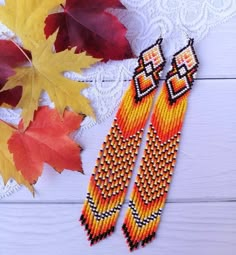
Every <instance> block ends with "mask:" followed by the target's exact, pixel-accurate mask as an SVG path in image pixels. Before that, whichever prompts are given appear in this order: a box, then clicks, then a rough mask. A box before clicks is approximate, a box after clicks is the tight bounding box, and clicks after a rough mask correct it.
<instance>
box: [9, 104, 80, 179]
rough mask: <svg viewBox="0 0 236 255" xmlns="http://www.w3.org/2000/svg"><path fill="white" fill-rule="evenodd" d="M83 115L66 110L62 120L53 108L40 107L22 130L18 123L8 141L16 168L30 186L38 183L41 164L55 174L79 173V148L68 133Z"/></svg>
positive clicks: (21, 124) (75, 126)
mask: <svg viewBox="0 0 236 255" xmlns="http://www.w3.org/2000/svg"><path fill="white" fill-rule="evenodd" d="M82 120H83V116H82V115H78V114H76V113H73V112H70V111H65V112H64V116H63V118H61V117H60V114H59V113H58V112H57V111H56V110H55V109H50V108H48V107H46V106H45V107H40V108H39V109H38V111H37V112H36V114H35V119H34V121H33V122H31V124H30V125H29V127H28V128H27V129H26V130H25V131H24V126H23V122H22V121H21V122H20V124H19V126H18V130H16V131H15V132H14V133H13V135H12V136H11V138H10V139H9V141H8V147H9V151H10V152H11V153H12V154H13V158H14V162H15V166H16V168H17V169H18V170H19V171H20V172H21V173H22V175H23V176H24V178H25V179H26V180H27V181H29V183H30V184H34V183H36V182H37V180H38V178H39V176H41V174H42V170H43V163H44V162H45V163H48V164H49V165H51V166H52V167H54V168H55V170H56V171H58V172H62V171H63V170H64V169H70V170H73V171H80V172H83V170H82V163H81V158H80V152H81V148H80V146H78V144H76V142H74V141H73V140H72V139H71V138H70V137H69V134H70V133H71V132H73V131H75V130H76V129H78V128H79V127H80V123H81V121H82Z"/></svg>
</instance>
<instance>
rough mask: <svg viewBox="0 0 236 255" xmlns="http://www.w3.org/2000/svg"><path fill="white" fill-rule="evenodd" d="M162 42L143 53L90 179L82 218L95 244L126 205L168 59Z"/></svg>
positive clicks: (89, 236)
mask: <svg viewBox="0 0 236 255" xmlns="http://www.w3.org/2000/svg"><path fill="white" fill-rule="evenodd" d="M161 42H162V39H159V40H158V41H157V43H156V44H155V45H152V46H151V47H150V48H148V49H147V50H145V51H144V52H142V53H141V55H140V58H139V65H138V67H137V68H136V69H135V74H134V76H133V79H132V81H131V83H130V85H129V87H128V90H127V91H126V93H125V95H124V97H123V99H122V102H121V104H120V107H119V110H118V112H117V114H116V117H115V119H114V122H113V125H112V127H111V129H110V132H109V134H108V135H107V137H106V140H105V142H104V144H103V147H102V149H101V151H100V155H99V157H98V159H97V164H96V166H95V168H94V171H93V174H92V176H91V179H90V184H89V188H88V193H87V197H86V201H85V204H84V207H83V210H82V215H81V218H80V221H81V224H82V225H84V226H85V229H86V231H87V233H88V239H89V241H90V242H91V245H92V244H95V243H96V242H98V241H100V240H102V239H104V238H106V237H107V236H108V235H110V234H111V233H112V232H113V231H114V229H115V224H116V221H117V218H118V215H119V212H120V209H121V206H122V204H123V202H124V199H125V195H126V191H127V188H128V184H129V181H130V177H131V174H132V169H133V167H134V163H135V160H136V157H137V154H138V149H139V146H140V143H141V139H142V134H143V128H144V126H145V124H146V122H147V119H148V115H149V112H150V110H151V106H152V102H153V99H154V96H155V90H156V88H157V86H158V82H159V80H160V74H161V72H162V70H163V67H164V64H165V59H164V57H163V54H162V51H161Z"/></svg>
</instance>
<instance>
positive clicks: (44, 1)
mask: <svg viewBox="0 0 236 255" xmlns="http://www.w3.org/2000/svg"><path fill="white" fill-rule="evenodd" d="M60 3H61V0H50V1H48V0H5V5H1V6H0V20H1V22H2V23H3V24H5V25H6V26H7V27H8V28H9V29H10V30H12V31H13V32H14V33H15V34H16V35H17V36H18V37H20V39H21V40H22V42H23V46H24V47H25V48H27V49H28V50H30V51H32V50H33V49H34V48H35V47H37V46H38V45H39V44H40V42H41V41H43V40H44V37H45V36H44V32H43V27H44V20H45V17H46V16H47V15H48V13H49V11H50V10H51V9H52V8H55V7H56V6H57V5H59V4H60Z"/></svg>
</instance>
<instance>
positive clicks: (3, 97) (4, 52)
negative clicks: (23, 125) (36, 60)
mask: <svg viewBox="0 0 236 255" xmlns="http://www.w3.org/2000/svg"><path fill="white" fill-rule="evenodd" d="M24 54H26V55H27V56H28V57H29V58H31V55H30V52H29V51H26V50H24V49H23V48H21V47H19V46H17V45H16V44H14V43H13V42H12V41H9V40H0V89H2V88H3V87H4V85H5V83H6V81H7V79H8V78H9V77H10V76H12V75H14V73H15V72H14V68H16V67H17V66H20V65H23V64H25V63H27V62H28V60H27V58H26V55H24ZM19 85H20V84H19ZM21 95H22V87H21V86H17V87H15V88H14V89H11V90H7V91H3V92H0V105H1V104H3V103H7V104H9V105H11V106H16V105H17V103H18V102H19V100H20V98H21Z"/></svg>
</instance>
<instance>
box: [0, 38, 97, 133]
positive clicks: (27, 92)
mask: <svg viewBox="0 0 236 255" xmlns="http://www.w3.org/2000/svg"><path fill="white" fill-rule="evenodd" d="M55 36H56V34H55V35H53V36H52V37H50V38H49V39H48V40H44V43H41V44H40V45H39V46H38V47H37V48H35V49H34V51H32V52H31V54H32V61H31V60H30V59H29V62H30V65H29V66H22V67H19V68H16V69H15V75H13V76H11V77H10V78H9V80H8V82H7V83H6V85H5V86H4V87H3V89H2V91H4V90H8V89H12V88H14V87H16V86H17V85H19V84H20V85H22V86H23V92H22V98H21V100H20V101H19V103H18V105H17V107H20V108H22V118H23V120H24V126H25V128H26V127H27V126H28V125H29V123H30V121H31V120H32V119H33V116H34V111H35V110H36V109H37V108H38V100H39V97H40V95H41V92H42V91H43V90H44V91H47V93H48V94H49V96H50V98H51V100H52V101H53V102H54V103H55V107H56V108H57V110H58V111H59V112H60V113H61V114H63V112H64V110H65V108H66V107H67V106H68V107H71V108H72V110H73V111H75V112H78V113H83V114H85V115H88V116H92V117H94V114H93V110H92V108H91V106H90V104H89V100H88V99H87V98H85V97H84V96H82V95H81V90H83V89H85V88H87V87H88V84H86V83H84V82H77V81H73V80H70V79H68V78H66V77H64V75H63V73H64V72H66V71H74V72H77V73H80V72H81V69H83V68H86V67H88V66H90V65H92V64H94V63H96V62H97V61H98V60H97V59H95V58H93V57H91V56H87V55H86V53H81V54H75V53H74V51H75V49H72V50H65V51H63V52H60V53H54V52H53V51H52V45H53V42H54V41H55Z"/></svg>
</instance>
